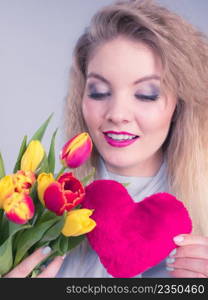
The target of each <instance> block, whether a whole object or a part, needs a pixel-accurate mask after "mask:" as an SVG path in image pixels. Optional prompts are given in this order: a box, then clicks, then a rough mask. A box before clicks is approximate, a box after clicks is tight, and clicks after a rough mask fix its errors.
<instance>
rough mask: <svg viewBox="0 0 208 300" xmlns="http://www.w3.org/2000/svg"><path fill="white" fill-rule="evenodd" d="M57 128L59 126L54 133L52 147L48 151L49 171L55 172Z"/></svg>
mask: <svg viewBox="0 0 208 300" xmlns="http://www.w3.org/2000/svg"><path fill="white" fill-rule="evenodd" d="M57 130H58V128H57V129H56V130H55V132H54V133H53V135H52V138H51V144H50V149H49V153H48V166H49V172H51V173H54V170H55V138H56V134H57Z"/></svg>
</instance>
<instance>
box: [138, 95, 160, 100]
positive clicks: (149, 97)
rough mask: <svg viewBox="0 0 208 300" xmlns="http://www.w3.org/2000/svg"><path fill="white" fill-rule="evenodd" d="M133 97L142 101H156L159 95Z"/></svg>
mask: <svg viewBox="0 0 208 300" xmlns="http://www.w3.org/2000/svg"><path fill="white" fill-rule="evenodd" d="M135 97H136V98H137V99H140V100H142V101H156V100H157V99H158V98H159V95H135Z"/></svg>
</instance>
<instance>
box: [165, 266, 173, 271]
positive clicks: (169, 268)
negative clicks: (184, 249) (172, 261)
mask: <svg viewBox="0 0 208 300" xmlns="http://www.w3.org/2000/svg"><path fill="white" fill-rule="evenodd" d="M166 270H167V271H174V268H172V267H166Z"/></svg>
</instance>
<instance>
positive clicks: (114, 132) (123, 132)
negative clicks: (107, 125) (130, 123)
mask: <svg viewBox="0 0 208 300" xmlns="http://www.w3.org/2000/svg"><path fill="white" fill-rule="evenodd" d="M103 133H104V134H107V133H112V134H127V135H129V136H137V135H136V134H132V133H129V132H126V131H112V130H110V131H103Z"/></svg>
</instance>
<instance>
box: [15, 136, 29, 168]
mask: <svg viewBox="0 0 208 300" xmlns="http://www.w3.org/2000/svg"><path fill="white" fill-rule="evenodd" d="M26 149H27V136H26V135H25V136H24V138H23V141H22V143H21V146H20V150H19V154H18V157H17V161H16V164H15V167H14V170H13V173H16V172H17V171H18V170H20V166H21V159H22V156H23V154H24V153H25V151H26Z"/></svg>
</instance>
